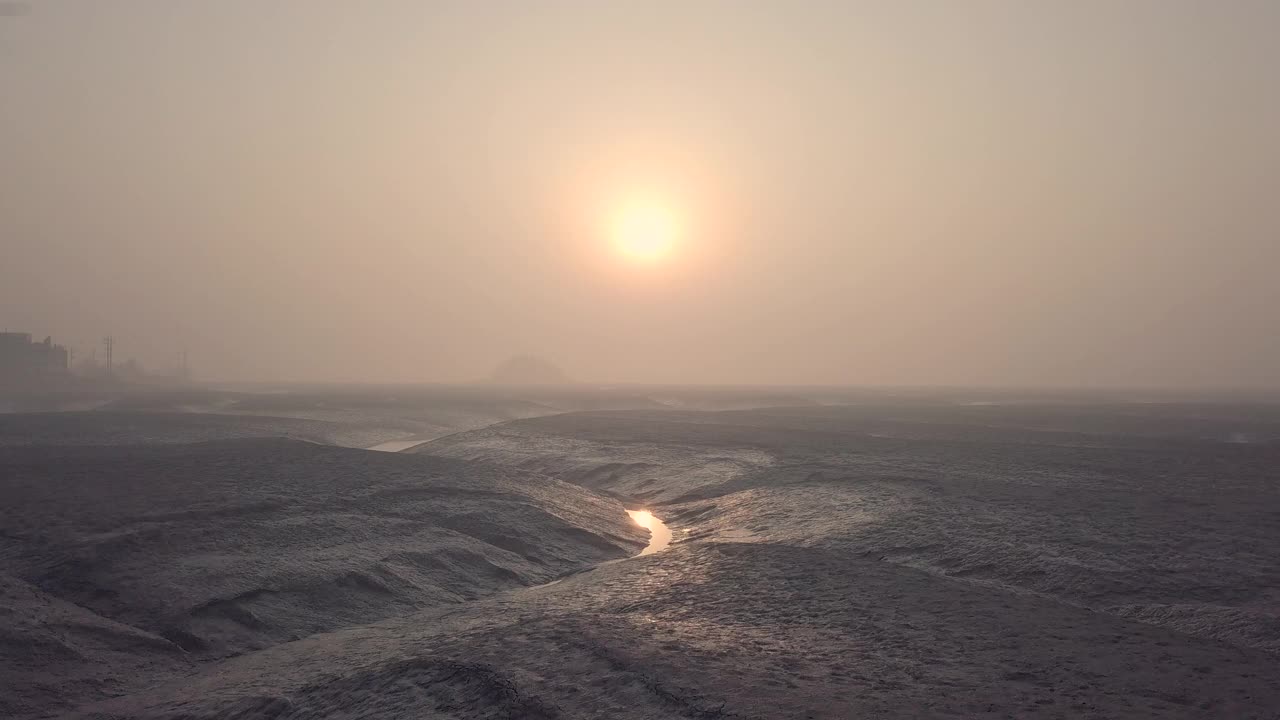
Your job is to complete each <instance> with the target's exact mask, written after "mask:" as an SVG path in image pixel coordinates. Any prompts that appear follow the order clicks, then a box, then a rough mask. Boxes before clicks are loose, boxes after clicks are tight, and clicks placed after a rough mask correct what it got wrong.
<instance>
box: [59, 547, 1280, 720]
mask: <svg viewBox="0 0 1280 720" xmlns="http://www.w3.org/2000/svg"><path fill="white" fill-rule="evenodd" d="M1277 703H1280V659H1277V658H1276V657H1275V656H1274V655H1272V654H1269V653H1266V652H1262V651H1258V650H1241V649H1239V648H1235V647H1231V646H1229V645H1225V644H1222V643H1218V642H1214V641H1211V640H1203V639H1198V638H1190V637H1187V636H1185V635H1182V634H1180V633H1177V632H1175V631H1172V630H1169V629H1166V628H1159V627H1153V626H1148V625H1142V624H1137V623H1131V622H1129V621H1126V620H1124V619H1121V618H1117V617H1113V616H1110V615H1105V614H1100V613H1095V612H1091V611H1089V610H1087V609H1084V608H1079V607H1073V606H1069V605H1064V604H1061V603H1057V602H1054V601H1052V600H1049V599H1045V598H1039V597H1034V596H1028V595H1017V594H1010V593H1006V592H1002V591H1000V590H997V589H994V588H986V587H980V586H975V585H967V584H959V583H956V582H954V581H952V580H949V579H947V578H943V577H939V576H937V575H934V574H930V573H926V572H921V571H918V570H914V569H911V568H905V567H901V566H898V565H895V564H893V563H888V562H880V561H877V560H873V559H864V558H859V557H850V556H849V555H848V554H846V553H843V552H833V551H829V550H822V549H815V548H794V547H786V546H781V545H771V544H761V543H752V544H742V543H720V544H713V543H687V544H685V545H683V546H680V547H677V548H673V549H671V550H670V551H668V552H666V553H663V554H659V555H651V556H646V557H643V558H637V559H632V560H627V561H624V562H620V563H614V564H610V565H607V566H604V567H600V568H597V569H596V570H593V571H591V572H588V573H582V574H578V575H575V576H573V577H571V578H568V579H566V580H564V581H562V582H559V583H556V584H554V585H549V586H545V587H539V588H535V589H529V590H521V591H517V592H513V593H504V594H500V595H495V596H492V597H490V598H487V599H483V600H479V601H476V602H474V603H468V604H466V605H464V606H460V607H458V608H451V609H449V610H448V611H440V610H428V611H423V612H421V613H418V614H415V615H412V616H408V617H404V618H398V619H392V620H388V621H385V622H383V623H379V624H377V625H375V626H371V627H366V628H352V629H348V630H343V631H339V632H335V633H329V634H324V635H316V636H313V637H310V638H307V639H304V640H301V641H299V642H296V643H289V644H285V645H278V646H275V647H273V648H269V649H267V650H264V651H262V652H259V653H254V654H252V655H246V656H242V657H238V658H234V659H231V660H228V661H226V662H224V663H222V664H221V665H219V666H218V667H217V668H216V669H210V670H208V671H204V672H201V673H200V674H198V675H196V676H194V677H190V678H184V679H182V680H181V681H173V682H169V683H167V684H165V685H163V686H160V687H157V688H154V689H152V690H148V691H145V692H142V693H139V694H137V695H134V696H132V697H128V698H122V699H120V700H116V701H112V702H107V703H102V704H98V705H95V706H92V707H86V708H83V709H82V711H81V712H80V713H79V714H78V715H77V717H85V718H95V719H97V720H108V719H110V720H124V719H125V718H154V719H156V720H159V719H162V718H163V719H165V720H177V719H178V718H186V719H188V720H194V719H196V718H199V719H201V720H206V719H207V720H212V719H214V718H218V719H221V718H233V717H284V718H307V719H313V718H314V719H316V720H319V719H320V718H334V717H366V718H388V719H390V718H403V717H439V718H457V719H458V720H462V719H464V718H565V719H569V718H584V719H585V718H618V719H621V720H659V719H663V720H665V719H670V718H703V719H707V718H710V719H714V718H740V719H743V720H776V719H791V718H795V719H801V718H808V719H813V718H822V719H829V720H843V719H845V718H860V717H866V718H903V719H906V718H982V717H995V718H1005V717H1014V718H1185V719H1188V720H1190V719H1193V718H1208V717H1214V718H1217V717H1221V718H1228V717H1230V718H1258V719H1262V718H1269V717H1273V716H1274V715H1273V711H1274V708H1275V707H1276V706H1277Z"/></svg>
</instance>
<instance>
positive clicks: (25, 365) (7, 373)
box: [0, 332, 70, 384]
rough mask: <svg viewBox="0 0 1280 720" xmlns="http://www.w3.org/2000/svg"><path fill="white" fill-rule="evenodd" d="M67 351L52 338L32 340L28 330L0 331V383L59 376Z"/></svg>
mask: <svg viewBox="0 0 1280 720" xmlns="http://www.w3.org/2000/svg"><path fill="white" fill-rule="evenodd" d="M69 367H70V353H68V352H67V349H66V348H65V347H63V346H62V345H54V344H53V338H48V337H47V338H45V339H44V342H32V340H31V333H18V332H0V382H3V383H7V384H14V383H22V382H29V381H40V380H44V379H48V378H58V377H63V376H65V375H66V374H67V372H68V369H69Z"/></svg>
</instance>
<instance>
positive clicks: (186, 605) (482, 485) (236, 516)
mask: <svg viewBox="0 0 1280 720" xmlns="http://www.w3.org/2000/svg"><path fill="white" fill-rule="evenodd" d="M0 494H2V495H3V497H4V498H5V502H4V504H3V505H0V528H3V530H4V532H3V535H0V575H2V576H6V578H7V582H6V584H5V586H4V587H5V596H4V598H5V603H6V605H5V607H7V608H8V610H7V611H8V612H9V613H11V614H12V616H13V617H16V618H18V621H17V622H15V623H13V625H12V626H10V625H9V624H6V626H5V631H6V632H7V633H9V634H12V635H16V636H17V637H11V638H8V639H9V640H11V641H13V642H15V643H25V644H28V645H29V646H30V647H33V648H40V647H46V648H50V650H49V653H50V654H48V655H47V656H44V657H43V658H42V659H40V660H39V661H38V662H37V661H34V660H33V661H32V662H30V663H26V665H25V666H24V661H23V659H22V658H20V657H19V658H16V659H15V658H13V657H12V656H8V657H9V658H10V659H9V660H8V661H7V664H6V665H5V666H4V667H0V678H3V683H4V685H5V688H6V693H5V696H6V700H5V701H6V702H8V703H9V704H10V706H11V708H10V709H14V708H18V709H23V708H25V709H38V708H39V707H41V706H42V702H43V700H42V698H43V697H44V696H43V695H42V693H44V692H45V691H44V690H41V689H40V687H41V686H42V685H41V681H40V679H39V678H36V677H32V676H30V675H29V674H27V670H29V669H30V668H34V667H37V666H40V665H47V667H48V668H50V669H51V671H52V672H53V673H54V674H55V675H54V676H55V677H56V676H57V673H62V672H64V671H65V672H66V673H72V672H73V671H72V670H68V669H67V668H68V667H70V666H76V667H80V670H75V671H74V672H83V673H87V674H88V675H92V674H93V669H94V668H98V669H99V670H101V671H103V677H114V678H116V685H115V686H112V685H110V684H107V685H103V686H102V687H96V688H95V687H94V686H93V685H92V683H87V684H86V685H85V687H84V689H85V691H86V692H88V693H90V697H91V696H92V692H94V691H101V692H104V693H112V692H115V691H117V690H120V689H122V688H121V687H119V686H120V685H121V684H123V685H127V684H128V683H129V681H130V678H128V677H124V676H122V675H121V674H120V672H119V668H118V667H111V666H110V665H109V663H110V662H111V658H112V654H111V653H110V652H107V651H105V650H101V649H100V648H96V647H95V646H93V645H88V646H86V645H84V644H82V643H80V642H79V641H78V640H76V637H75V636H76V634H77V633H78V635H82V636H92V637H93V638H95V639H96V641H101V642H105V643H107V644H109V645H112V646H113V647H114V646H123V645H126V644H129V643H132V644H133V645H134V646H137V647H142V648H145V650H146V652H144V653H142V654H141V655H139V658H140V660H139V662H142V661H143V660H146V659H147V658H151V659H152V660H154V662H155V664H156V670H157V672H156V673H153V675H158V676H163V675H164V674H165V673H168V672H171V671H172V670H173V668H172V667H170V666H169V665H168V664H167V663H168V662H169V660H170V659H172V660H173V661H174V662H176V663H179V664H186V663H188V662H190V661H191V660H197V661H210V660H214V659H217V658H221V657H226V656H230V655H236V654H240V653H244V652H247V651H251V650H257V649H261V648H264V647H268V646H271V645H273V644H276V643H280V642H286V641H290V640H296V639H298V638H301V637H305V636H307V635H311V634H314V633H317V632H325V631H331V630H334V629H338V628H342V627H347V626H352V625H358V624H364V623H369V622H373V621H376V620H379V619H382V618H386V617H390V616H394V615H403V614H405V613H409V612H412V611H415V610H420V609H422V608H429V607H436V606H440V605H449V604H455V603H458V602H461V601H465V600H471V599H475V598H479V597H483V596H485V595H487V594H491V593H493V592H497V591H500V590H505V589H510V588H516V587H523V586H526V585H533V584H537V583H543V582H547V581H549V580H552V579H555V578H557V577H560V576H562V575H564V574H566V573H571V572H574V571H577V570H581V569H583V568H585V567H590V566H592V565H594V564H597V563H599V562H602V561H605V560H610V559H615V558H620V557H625V556H627V555H630V554H633V553H635V552H636V551H638V550H639V549H640V548H642V547H643V546H644V544H645V541H646V538H647V533H646V532H645V531H644V530H642V529H640V528H638V527H636V526H635V525H634V524H633V523H631V522H630V520H629V519H628V517H627V515H626V514H625V512H624V511H623V508H622V506H621V505H619V504H617V503H616V502H613V501H610V500H606V499H603V498H601V497H599V496H596V495H593V494H591V493H589V492H587V491H585V490H583V489H582V488H579V487H576V486H573V485H569V484H566V483H563V482H559V481H555V480H550V479H546V478H541V477H538V476H533V475H529V474H527V473H521V472H518V471H513V470H511V469H508V468H498V467H491V466H484V465H479V464H470V463H465V462H460V461H457V460H451V459H442V458H430V457H414V456H406V455H397V454H388V453H372V452H367V451H361V450H348V449H343V448H334V447H325V446H320V445H315V444H310V443H303V442H296V441H288V440H239V441H220V442H213V443H204V444H196V445H164V446H123V447H59V448H52V447H28V448H5V449H0ZM24 593H25V599H23V597H21V596H23V594H24ZM46 606H47V607H46ZM49 608H53V609H49ZM59 608H60V609H59ZM49 613H53V614H54V615H56V616H58V617H59V618H62V619H61V620H58V622H59V623H61V624H63V625H68V626H71V627H74V628H75V632H74V633H73V634H72V635H73V636H72V637H67V638H65V642H62V641H58V642H54V641H52V640H49V638H46V637H44V635H45V634H47V630H48V628H49V626H50V623H49V621H47V620H42V619H41V618H42V617H45V616H47V615H48V614H49ZM76 613H80V614H82V615H84V616H85V617H84V618H81V619H78V620H77V619H74V618H72V619H68V618H70V617H71V615H74V614H76ZM56 624H57V623H55V625H56ZM108 639H109V642H108ZM51 643H52V644H51ZM59 643H60V644H59ZM99 644H101V643H99ZM58 653H64V654H66V655H67V658H65V664H64V662H63V660H64V659H63V658H60V657H58ZM153 656H154V657H153ZM24 668H25V669H24ZM23 678H25V679H23ZM134 679H135V680H138V681H139V682H141V680H142V678H134ZM24 684H25V686H24ZM43 686H45V687H47V686H50V683H43ZM24 696H27V697H29V698H31V699H29V700H26V701H24V700H22V698H23V697H24ZM76 699H77V698H76V697H75V693H74V692H73V691H69V692H67V693H65V695H64V697H62V698H58V699H57V700H58V701H60V702H63V703H67V702H72V701H75V700H76Z"/></svg>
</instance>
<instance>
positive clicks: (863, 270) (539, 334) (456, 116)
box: [0, 0, 1280, 387]
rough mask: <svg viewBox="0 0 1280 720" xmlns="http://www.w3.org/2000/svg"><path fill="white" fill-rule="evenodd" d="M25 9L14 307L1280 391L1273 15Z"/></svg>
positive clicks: (1252, 9)
mask: <svg viewBox="0 0 1280 720" xmlns="http://www.w3.org/2000/svg"><path fill="white" fill-rule="evenodd" d="M29 5H30V11H29V12H27V13H25V14H21V15H17V14H14V13H12V12H10V13H6V14H0V251H2V252H0V325H4V326H7V327H9V328H10V329H23V330H28V331H31V332H35V333H37V334H39V335H40V336H43V335H46V334H53V335H54V336H55V337H56V338H58V339H62V340H66V341H69V342H71V343H73V344H85V345H87V344H88V343H89V342H91V341H92V340H94V339H96V338H100V337H101V336H102V335H103V334H104V333H106V332H111V333H113V334H114V335H115V336H116V338H117V346H118V348H119V350H118V352H117V357H118V358H121V357H123V356H126V355H130V354H136V355H138V356H139V357H140V358H141V359H143V360H147V361H150V362H152V363H153V364H156V363H160V362H162V361H163V359H164V358H165V357H166V354H167V353H172V352H173V351H176V350H177V349H179V348H181V347H182V346H184V345H185V346H186V347H188V348H189V350H190V353H191V358H192V363H193V365H194V366H195V368H196V370H197V371H198V372H199V373H200V374H201V375H203V376H205V377H218V378H259V379H290V378H291V379H308V380H312V379H334V380H351V379H364V380H383V381H404V380H445V381H451V380H465V379H470V378H475V377H478V376H482V375H484V374H486V373H487V372H488V370H489V368H490V367H491V366H493V365H494V364H496V363H497V362H498V361H499V360H501V359H503V358H504V357H506V356H508V355H511V354H515V353H535V354H540V355H543V356H546V357H548V358H550V359H552V360H553V361H555V362H557V363H559V364H560V365H562V366H563V367H564V369H565V370H566V372H568V373H569V374H570V375H572V376H575V377H577V378H580V379H588V380H600V381H653V382H731V383H737V382H770V383H774V382H783V383H841V384H846V383H847V384H879V383H906V384H918V383H926V384H968V383H982V384H1008V385H1022V384H1054V385H1090V386H1096V385H1182V384H1186V385H1233V386H1253V385H1266V386H1271V387H1277V386H1280V71H1278V70H1277V68H1280V42H1278V41H1277V38H1280V3H1278V2H1272V1H1270V0H1256V1H1254V0H1226V1H1223V2H1210V1H1208V0H1185V1H1178V0H1106V1H1103V0H1061V1H1059V2H1036V1H1034V0H1008V1H1007V2H995V1H984V0H967V1H966V2H952V1H951V0H935V1H933V2H903V1H902V0H892V1H890V0H886V1H884V2H855V1H854V0H833V1H831V2H817V1H811V2H782V1H780V0H779V1H777V2H745V1H743V0H737V1H733V2H730V1H726V2H684V1H676V0H672V1H671V2H661V1H654V2H597V1H588V0H583V1H582V2H534V1H532V0H530V1H528V2H498V1H496V0H494V1H489V2H485V1H481V0H466V1H461V0H460V1H459V2H444V1H420V0H403V1H399V2H396V1H390V0H388V1H383V2H377V1H371V2H349V1H348V2H341V3H339V2H320V1H317V0H297V1H285V0H273V1H271V2H264V1H263V0H218V1H217V2H214V1H212V0H210V1H209V2H196V1H195V0H190V1H186V2H181V1H178V0H154V1H151V2H140V1H126V0H111V1H109V2H108V1H105V0H82V1H80V2H72V1H71V0H65V1H58V0H43V1H41V0H36V1H35V2H31V3H29ZM637 196H643V197H646V198H648V200H647V202H649V203H650V204H652V205H656V206H658V207H660V208H661V209H662V211H663V212H664V213H666V214H667V215H668V216H669V217H672V218H675V222H676V224H677V225H678V228H679V237H677V238H676V239H675V241H674V243H673V245H672V247H671V249H670V251H669V253H668V254H667V255H666V256H665V257H663V258H661V259H659V260H656V261H652V262H637V261H636V260H634V259H628V258H627V257H626V256H625V255H623V254H621V253H619V252H618V251H617V248H616V247H615V246H614V244H613V242H612V238H611V236H610V231H609V228H610V227H611V226H612V224H613V223H615V222H616V221H617V218H616V214H617V213H618V212H619V210H618V208H619V207H620V206H622V205H625V204H626V203H627V202H630V200H629V198H634V197H637Z"/></svg>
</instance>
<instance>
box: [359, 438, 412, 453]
mask: <svg viewBox="0 0 1280 720" xmlns="http://www.w3.org/2000/svg"><path fill="white" fill-rule="evenodd" d="M424 442H426V440H422V439H420V438H419V439H416V440H390V441H388V442H384V443H382V444H381V445H374V446H373V447H367V448H365V450H377V451H378V452H400V451H401V450H408V449H409V448H411V447H414V446H416V445H421V444H422V443H424Z"/></svg>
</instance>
